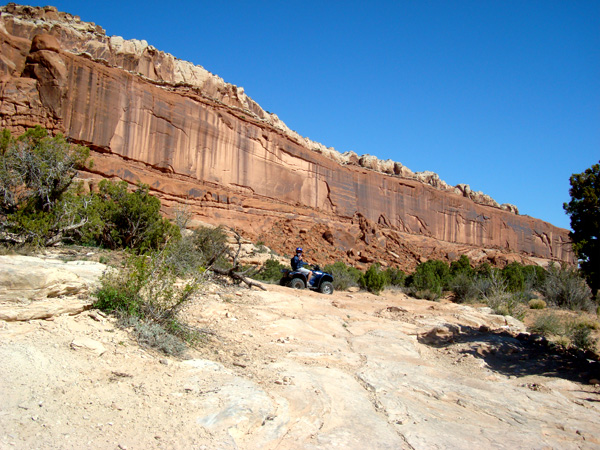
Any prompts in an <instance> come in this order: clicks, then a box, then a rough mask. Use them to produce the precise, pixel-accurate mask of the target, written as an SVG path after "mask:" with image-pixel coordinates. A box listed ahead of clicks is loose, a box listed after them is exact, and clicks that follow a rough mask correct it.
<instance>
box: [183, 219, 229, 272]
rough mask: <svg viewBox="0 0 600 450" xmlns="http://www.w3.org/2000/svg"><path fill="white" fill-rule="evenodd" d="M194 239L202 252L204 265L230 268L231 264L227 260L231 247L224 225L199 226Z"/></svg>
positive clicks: (193, 236)
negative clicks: (212, 226)
mask: <svg viewBox="0 0 600 450" xmlns="http://www.w3.org/2000/svg"><path fill="white" fill-rule="evenodd" d="M192 240H193V242H194V244H195V246H196V248H197V249H198V251H199V252H200V253H201V254H202V260H203V265H204V266H206V267H208V266H214V267H217V268H219V269H228V268H229V267H230V266H231V264H230V263H229V261H228V260H227V255H228V250H229V247H228V245H227V242H228V241H227V234H226V233H225V230H224V228H223V227H221V226H218V227H214V228H211V227H198V228H196V229H195V230H194V233H193V235H192Z"/></svg>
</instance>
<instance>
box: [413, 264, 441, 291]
mask: <svg viewBox="0 0 600 450" xmlns="http://www.w3.org/2000/svg"><path fill="white" fill-rule="evenodd" d="M449 281H450V268H449V267H448V265H447V264H446V263H445V262H443V261H439V260H429V261H426V262H424V263H421V264H419V265H418V266H417V268H416V269H415V272H414V273H413V274H412V277H411V287H413V288H414V289H415V290H416V291H432V292H435V293H436V294H437V295H438V296H439V295H441V294H442V291H443V290H444V289H445V288H446V287H447V285H448V283H449Z"/></svg>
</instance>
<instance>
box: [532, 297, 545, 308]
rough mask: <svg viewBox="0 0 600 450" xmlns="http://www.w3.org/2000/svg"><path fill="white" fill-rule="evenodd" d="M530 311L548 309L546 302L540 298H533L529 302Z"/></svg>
mask: <svg viewBox="0 0 600 450" xmlns="http://www.w3.org/2000/svg"><path fill="white" fill-rule="evenodd" d="M528 304H529V309H544V308H546V302H545V301H544V300H541V299H539V298H533V299H531V300H529V303H528Z"/></svg>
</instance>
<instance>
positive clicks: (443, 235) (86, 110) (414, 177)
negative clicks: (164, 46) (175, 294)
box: [0, 4, 573, 268]
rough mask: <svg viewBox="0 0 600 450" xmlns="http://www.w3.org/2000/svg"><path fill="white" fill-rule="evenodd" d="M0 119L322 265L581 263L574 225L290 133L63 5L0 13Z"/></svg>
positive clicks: (231, 89) (226, 91)
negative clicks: (51, 136) (570, 228)
mask: <svg viewBox="0 0 600 450" xmlns="http://www.w3.org/2000/svg"><path fill="white" fill-rule="evenodd" d="M0 12H1V14H2V15H1V17H0V46H1V55H0V126H1V127H8V128H10V129H11V130H13V131H15V132H21V131H23V129H24V128H26V127H30V126H33V125H36V124H41V125H43V126H45V127H46V128H48V129H50V130H53V131H56V132H62V133H64V134H65V135H66V136H68V137H69V138H71V139H72V140H73V141H74V142H78V143H82V144H85V145H88V146H89V147H90V148H91V149H92V150H93V159H94V168H93V172H94V173H90V174H88V176H89V177H92V178H93V177H97V176H102V177H119V178H121V179H124V180H127V181H130V182H132V183H135V182H137V181H139V180H141V181H143V182H145V183H147V184H149V185H150V186H151V189H152V190H153V192H154V193H155V194H156V195H158V196H159V197H160V198H161V200H162V201H163V204H164V205H165V207H166V209H167V210H170V209H172V208H174V207H176V206H178V205H184V204H185V205H187V206H188V207H189V208H190V210H191V211H192V212H193V213H194V214H195V217H196V218H197V219H199V220H201V221H204V222H210V223H222V224H226V225H231V226H235V227H237V228H238V229H240V230H241V231H243V232H244V233H246V234H247V235H248V236H249V237H251V238H254V239H258V238H260V239H261V240H263V241H265V242H266V243H267V244H270V245H271V246H273V247H274V248H275V249H277V250H279V251H280V252H286V251H287V252H289V250H290V249H291V248H293V247H295V246H296V245H298V243H300V242H304V243H305V245H306V246H308V247H311V248H313V249H315V253H314V257H315V258H318V259H320V260H331V259H340V258H341V259H346V260H347V261H349V262H353V263H361V262H362V263H370V262H371V261H375V260H379V261H384V262H387V263H391V264H395V265H399V266H401V267H402V268H411V267H412V266H414V265H415V264H416V263H417V262H419V261H420V260H423V259H426V258H432V257H435V258H447V259H454V258H456V257H458V256H459V255H460V254H462V253H466V254H468V255H469V256H470V257H471V258H473V259H475V260H481V259H490V260H492V261H494V262H496V263H502V262H503V261H506V260H509V259H515V258H517V259H523V258H528V259H529V260H530V261H531V260H535V259H536V258H540V259H551V260H562V261H572V259H573V256H572V252H571V248H570V243H569V239H568V232H567V230H564V229H560V228H557V227H554V226H552V225H551V224H548V223H546V222H543V221H541V220H538V219H534V218H531V217H527V216H520V215H518V212H516V210H515V208H514V207H512V206H511V205H502V206H500V205H498V204H497V203H495V202H494V201H493V200H492V199H491V198H489V197H487V196H485V195H483V194H481V193H473V192H471V190H470V189H469V187H468V186H466V185H459V186H456V187H452V186H448V185H447V184H446V183H444V182H443V181H441V180H439V178H438V177H437V175H435V174H431V173H422V174H413V173H412V172H411V171H410V170H408V169H407V168H405V167H403V166H402V165H401V164H399V163H394V162H391V161H378V160H377V159H376V158H373V157H369V156H368V155H366V156H363V157H358V156H357V155H355V154H350V153H347V154H343V155H340V154H339V153H337V152H335V150H333V149H327V148H325V147H324V146H322V145H320V144H317V143H314V142H312V141H310V140H308V139H304V138H302V137H300V136H299V135H297V134H296V133H294V132H292V131H290V130H289V129H288V128H287V127H286V126H285V124H283V123H282V122H280V121H279V120H278V118H277V117H276V116H275V115H271V114H268V113H266V112H264V111H263V110H262V109H261V108H260V106H259V105H257V104H256V103H255V102H253V101H252V100H251V99H250V98H249V97H247V96H246V95H245V93H244V92H243V89H241V88H238V87H236V86H233V85H230V84H227V83H225V82H224V81H223V80H222V79H220V78H219V77H216V76H214V75H212V74H210V73H209V72H207V71H206V70H204V69H203V68H201V67H199V66H193V65H191V64H190V63H186V62H184V61H179V60H177V59H176V58H174V57H173V56H171V55H168V54H165V53H163V52H160V51H158V50H156V49H155V48H153V47H151V46H148V44H147V43H145V42H144V41H124V40H123V39H121V38H118V37H110V38H109V37H107V36H105V34H104V31H103V30H102V29H101V28H100V27H98V26H96V25H94V24H89V23H84V22H81V21H79V19H78V18H76V17H74V16H70V15H68V14H65V13H59V12H58V11H56V9H54V8H50V7H46V8H32V7H21V6H16V5H12V4H9V5H7V6H6V7H3V8H0Z"/></svg>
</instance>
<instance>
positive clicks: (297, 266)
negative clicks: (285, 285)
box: [291, 247, 313, 284]
mask: <svg viewBox="0 0 600 450" xmlns="http://www.w3.org/2000/svg"><path fill="white" fill-rule="evenodd" d="M291 263H292V269H293V270H295V271H298V272H300V273H302V274H304V275H305V276H306V282H307V283H308V284H310V278H311V277H312V275H313V273H312V271H311V270H308V269H306V268H304V267H303V266H307V265H308V263H306V262H304V261H303V260H302V247H298V248H297V249H296V256H294V257H293V258H292V261H291Z"/></svg>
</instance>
